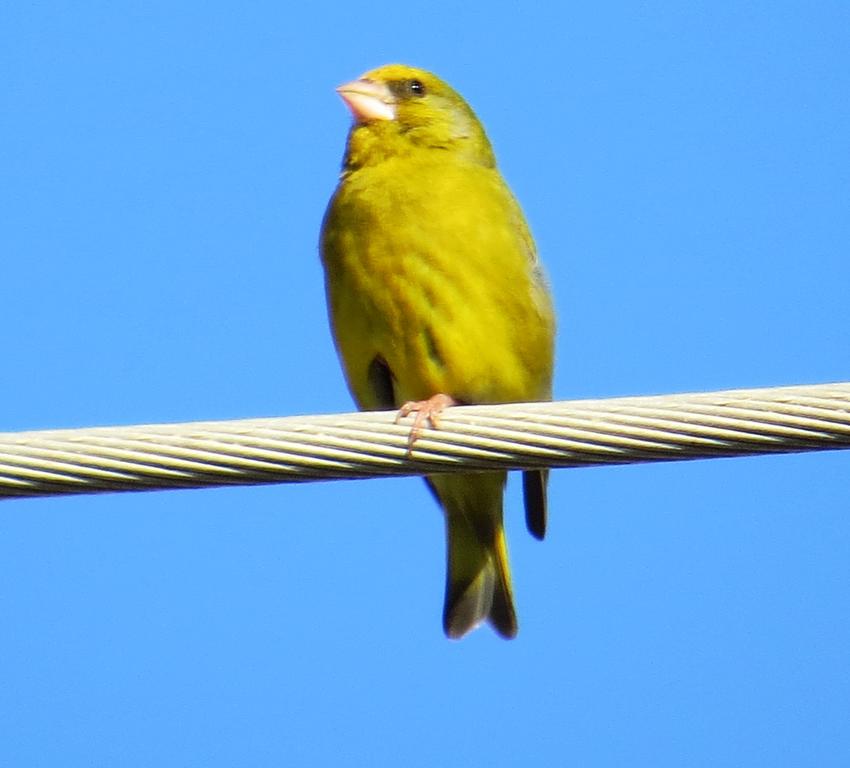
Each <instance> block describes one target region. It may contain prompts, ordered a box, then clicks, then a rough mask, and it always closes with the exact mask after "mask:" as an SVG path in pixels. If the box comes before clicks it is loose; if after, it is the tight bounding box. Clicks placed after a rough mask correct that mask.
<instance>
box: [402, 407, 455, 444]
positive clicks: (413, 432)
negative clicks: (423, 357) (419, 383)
mask: <svg viewBox="0 0 850 768" xmlns="http://www.w3.org/2000/svg"><path fill="white" fill-rule="evenodd" d="M452 405H457V401H456V400H455V399H454V398H453V397H451V396H450V395H443V394H436V395H432V396H431V397H429V398H428V399H427V400H409V401H408V402H406V403H405V404H404V405H402V406H401V408H399V411H398V414H397V415H396V417H395V423H396V424H398V423H399V422H400V421H401V420H402V419H404V418H405V417H407V416H410V414H411V413H415V414H416V416H415V417H414V419H413V426H412V427H411V428H410V435H409V436H408V438H407V452H408V453H410V452H411V451H412V450H413V444H414V443H415V442H416V441H417V440H418V439H419V437H420V436H421V435H422V429H423V428H424V427H425V424H426V422H430V423H431V426H432V427H433V428H434V429H439V428H440V415H441V414H442V412H443V410H444V409H446V408H448V407H449V406H452Z"/></svg>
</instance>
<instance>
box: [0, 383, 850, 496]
mask: <svg viewBox="0 0 850 768" xmlns="http://www.w3.org/2000/svg"><path fill="white" fill-rule="evenodd" d="M440 421H441V428H440V429H439V430H437V429H426V430H424V432H423V433H422V436H421V437H420V438H419V439H417V441H416V443H415V445H414V447H413V450H412V452H408V448H407V441H408V436H409V434H410V422H409V421H404V422H402V423H400V424H396V423H395V413H394V412H374V413H344V414H338V415H329V416H290V417H283V418H272V419H246V420H238V421H217V422H212V421H211V422H189V423H185V424H153V425H147V426H131V427H97V428H87V429H67V430H49V431H38V432H16V433H0V498H3V497H21V496H51V495H58V494H67V493H97V492H109V491H142V490H160V489H168V488H200V487H206V486H222V485H257V484H264V483H285V482H304V481H310V480H333V479H344V478H363V477H374V476H380V475H414V474H423V473H426V472H427V473H435V472H452V471H461V470H463V471H475V470H487V469H529V468H536V467H579V466H589V465H598V464H627V463H637V462H650V461H677V460H685V459H708V458H718V457H723V456H747V455H754V454H765V453H794V452H800V451H816V450H832V449H838V448H848V447H850V382H847V383H839V384H818V385H812V386H795V387H773V388H765V389H739V390H728V391H721V392H705V393H694V394H679V395H660V396H653V397H625V398H612V399H604V400H573V401H562V402H552V403H513V404H507V405H487V406H483V405H477V406H457V407H452V408H448V409H447V410H446V411H444V413H443V415H442V417H441V420H440Z"/></svg>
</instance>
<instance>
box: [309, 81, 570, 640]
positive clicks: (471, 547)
mask: <svg viewBox="0 0 850 768" xmlns="http://www.w3.org/2000/svg"><path fill="white" fill-rule="evenodd" d="M337 92H338V94H339V95H340V97H341V98H342V100H343V101H344V103H345V105H346V106H347V107H348V109H349V111H350V112H351V116H352V123H351V128H350V130H349V133H348V137H347V141H346V146H345V152H344V156H343V161H342V168H341V171H340V176H339V180H338V184H337V187H336V189H335V191H334V193H333V195H332V196H331V199H330V202H329V203H328V207H327V210H326V212H325V216H324V219H323V222H322V228H321V234H320V242H319V250H320V255H321V261H322V264H323V267H324V275H325V291H326V298H327V305H328V314H329V321H330V327H331V333H332V336H333V339H334V343H335V346H336V349H337V353H338V356H339V358H340V361H341V364H342V368H343V371H344V375H345V378H346V381H347V384H348V388H349V390H350V391H351V393H352V396H353V398H354V400H355V402H356V403H357V406H358V407H359V408H360V409H361V410H390V409H395V410H397V412H398V418H404V417H406V416H408V415H410V414H413V415H414V417H415V418H414V424H413V427H412V429H411V432H410V440H409V446H410V448H413V447H414V445H415V441H416V440H417V439H418V438H419V437H420V435H421V434H422V432H423V430H425V429H427V428H429V427H431V428H439V425H440V414H441V413H442V412H443V411H444V409H446V408H449V407H452V406H453V405H458V404H461V405H471V404H479V403H509V402H524V401H529V400H536V401H543V400H551V398H552V377H553V369H554V344H555V325H556V323H555V313H554V308H553V301H552V297H551V293H550V290H549V286H548V282H547V280H546V277H545V275H544V271H543V267H542V265H541V263H540V261H539V259H538V256H537V250H536V247H535V244H534V240H533V238H532V235H531V232H530V229H529V226H528V224H527V223H526V220H525V217H524V215H523V212H522V209H521V208H520V206H519V204H518V202H517V201H516V199H515V197H514V195H513V193H512V192H511V190H510V188H509V187H508V185H507V183H506V182H505V180H504V179H503V177H502V175H501V173H500V171H499V170H498V168H497V166H496V159H495V155H494V152H493V148H492V145H491V143H490V140H489V139H488V137H487V134H486V132H485V130H484V128H483V126H482V124H481V122H480V121H479V119H478V118H477V116H476V114H475V112H473V110H472V108H471V107H470V106H469V105H468V103H467V102H466V101H465V100H464V99H463V97H462V96H461V95H460V94H459V93H457V92H456V91H455V90H454V89H453V88H452V87H451V86H450V85H448V84H447V83H446V82H444V81H443V80H441V79H439V78H438V77H437V76H436V75H434V74H432V73H430V72H428V71H425V70H423V69H419V68H416V67H412V66H408V65H405V64H387V65H383V66H380V67H378V68H376V69H373V70H371V71H369V72H366V73H365V74H364V75H362V76H361V77H359V78H357V79H355V80H353V81H351V82H348V83H345V84H344V85H341V86H339V87H338V88H337ZM547 474H548V473H547V470H531V471H525V472H524V473H523V496H524V504H525V512H526V522H527V526H528V529H529V530H530V532H531V533H532V535H534V536H535V537H536V538H538V539H542V538H543V536H544V534H545V530H546V516H547V500H546V493H547V491H546V486H547V480H548V477H547ZM506 478H507V473H506V472H504V471H487V472H479V473H459V474H454V473H450V474H433V475H428V476H426V478H425V481H426V483H427V485H428V487H429V488H430V490H431V492H432V493H433V495H434V496H435V498H436V500H437V502H438V503H439V505H440V506H441V507H442V510H443V512H444V517H445V524H446V540H447V545H446V553H447V558H446V559H447V569H446V585H445V599H444V608H443V629H444V631H445V634H446V635H447V636H448V637H449V638H460V637H463V636H464V635H466V634H467V633H468V632H470V631H471V630H473V629H475V628H476V627H477V626H479V625H480V624H482V623H483V622H485V621H486V622H488V623H489V624H490V625H491V626H492V628H493V629H494V630H495V631H496V632H497V634H499V635H501V636H502V637H505V638H512V637H514V636H515V635H516V634H517V630H518V623H517V616H516V610H515V607H514V598H513V590H512V586H511V575H510V567H509V563H508V551H507V543H506V539H505V531H504V524H503V495H504V487H505V482H506Z"/></svg>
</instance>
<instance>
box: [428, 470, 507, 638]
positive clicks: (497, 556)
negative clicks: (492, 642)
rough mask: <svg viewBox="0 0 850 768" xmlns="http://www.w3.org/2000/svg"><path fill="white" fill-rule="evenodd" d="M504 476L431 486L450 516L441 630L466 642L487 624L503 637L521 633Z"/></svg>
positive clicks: (442, 480)
mask: <svg viewBox="0 0 850 768" xmlns="http://www.w3.org/2000/svg"><path fill="white" fill-rule="evenodd" d="M505 477H506V475H505V473H504V472H487V473H481V474H474V475H438V476H432V477H430V478H428V483H429V485H430V486H431V488H432V490H433V491H434V493H435V495H436V496H437V498H438V499H439V501H440V504H441V505H442V506H443V510H444V512H445V516H446V538H447V542H446V551H447V571H446V599H445V606H444V608H443V628H444V629H445V632H446V635H448V636H449V637H451V638H460V637H463V636H464V635H465V634H466V633H467V632H469V631H470V630H473V629H475V627H477V626H478V625H479V624H481V622H482V621H488V622H489V623H490V624H491V625H492V627H493V629H495V630H496V632H498V633H499V634H500V635H502V637H506V638H511V637H514V636H515V635H516V633H517V619H516V611H515V610H514V602H513V591H512V590H511V573H510V566H509V565H508V549H507V543H506V540H505V530H504V526H503V524H502V494H503V490H504V486H505Z"/></svg>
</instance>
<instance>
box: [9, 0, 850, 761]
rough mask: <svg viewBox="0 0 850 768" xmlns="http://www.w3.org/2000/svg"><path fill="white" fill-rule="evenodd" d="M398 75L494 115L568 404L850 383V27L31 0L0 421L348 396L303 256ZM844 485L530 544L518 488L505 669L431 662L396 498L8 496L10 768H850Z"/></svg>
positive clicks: (572, 10)
mask: <svg viewBox="0 0 850 768" xmlns="http://www.w3.org/2000/svg"><path fill="white" fill-rule="evenodd" d="M556 5H557V9H555V7H556ZM305 6H306V4H305ZM388 61H404V62H409V63H413V64H417V65H420V66H424V67H426V68H429V69H432V70H433V71H435V72H437V73H438V74H440V75H441V76H443V77H444V78H445V79H447V80H448V81H449V82H451V83H452V84H453V85H454V86H455V87H456V88H457V89H458V90H459V91H460V92H461V93H463V94H464V95H465V96H466V97H467V99H468V100H469V101H470V103H471V104H472V105H473V107H474V108H475V109H476V110H477V112H478V114H479V116H480V117H481V118H482V120H483V121H484V123H485V125H486V126H487V129H488V132H489V134H490V137H491V139H492V141H493V143H494V145H495V148H496V152H497V155H498V158H499V161H500V164H501V167H502V169H503V172H504V174H505V176H506V177H507V178H508V180H509V181H510V183H511V185H512V186H513V188H514V190H515V192H516V194H517V196H518V197H519V199H520V200H521V202H522V204H523V207H524V209H525V211H526V214H527V216H528V218H529V221H530V223H531V226H532V228H533V230H534V233H535V236H536V238H537V242H538V246H539V249H540V252H541V255H542V258H543V259H544V261H545V263H546V265H547V268H548V271H549V274H550V277H551V282H552V287H553V291H554V295H555V299H556V304H557V310H558V316H559V322H560V335H559V338H558V346H557V352H558V364H557V375H556V383H555V392H556V396H557V397H559V398H574V397H603V396H613V395H639V394H649V393H665V392H680V391H696V390H712V389H720V388H729V387H749V386H769V385H780V384H802V383H819V382H828V381H841V380H848V379H850V365H849V364H848V362H850V361H848V349H849V348H850V301H848V296H849V295H850V261H848V243H850V202H848V201H850V152H848V143H850V99H848V96H847V95H848V92H849V91H850V7H848V6H847V4H846V3H841V2H834V3H833V2H815V3H803V2H797V3H790V2H771V3H767V2H753V3H746V4H744V3H728V2H719V3H705V4H703V3H689V4H678V3H640V4H638V3H612V2H603V3H596V4H551V6H549V8H548V9H539V8H535V7H534V6H533V5H532V6H520V5H519V4H510V3H505V4H504V5H502V6H498V5H493V4H491V3H482V2H476V1H475V0H473V1H472V2H470V3H466V4H463V3H443V2H437V3H433V4H430V5H427V6H421V5H420V6H416V7H414V6H405V7H400V6H398V5H390V4H379V3H368V2H365V3H359V4H335V3H323V2H316V3H312V4H310V7H309V9H307V8H306V7H305V8H302V9H300V10H295V9H293V8H290V7H288V6H286V4H281V3H272V2H263V1H259V2H252V3H246V4H236V3H233V4H222V3H215V2H213V3H194V2H184V3H179V4H174V3H157V2H153V3H146V4H136V3H120V2H119V3H96V2H92V3H73V4H72V3H60V2H55V3H42V4H38V5H37V4H30V3H20V2H19V3H9V4H6V5H5V6H4V8H3V9H2V10H0V71H2V72H3V74H2V77H0V101H2V113H3V117H2V119H0V167H2V175H3V181H4V183H3V184H2V185H0V276H2V279H0V319H2V322H0V346H2V350H3V370H2V376H0V430H6V431H13V430H21V429H37V428H51V427H83V426H93V425H108V424H135V423H150V422H161V421H189V420H195V419H219V418H222V419H223V418H242V417H258V416H276V415H290V414H306V413H326V412H333V411H347V410H351V408H352V404H351V401H350V399H349V396H348V393H347V391H346V389H345V386H344V382H343V379H342V375H341V373H340V371H339V367H338V364H337V361H336V357H335V354H334V350H333V346H332V343H331V340H330V335H329V332H328V328H327V323H326V316H325V307H324V295H323V285H322V274H321V269H320V265H319V261H318V257H317V251H316V241H317V233H318V229H319V225H320V221H321V217H322V213H323V211H324V207H325V204H326V202H327V199H328V196H329V195H330V193H331V191H332V189H333V187H334V185H335V180H336V174H337V170H338V164H339V160H340V157H341V153H342V148H343V142H344V139H345V133H346V130H347V128H348V121H349V118H348V115H347V113H346V110H345V109H344V106H343V105H342V103H341V102H340V101H339V99H338V98H337V96H336V95H335V93H334V91H333V88H334V86H335V85H337V84H339V83H341V82H343V81H345V80H349V79H351V78H352V77H354V76H356V75H358V74H359V73H361V72H363V71H364V70H366V69H369V68H371V67H374V66H376V65H378V64H381V63H385V62H388ZM848 470H850V456H848V454H846V453H829V454H818V455H814V454H813V455H806V456H789V457H771V458H756V459H738V460H722V461H711V462H695V463H690V464H676V465H666V466H632V467H620V468H605V469H584V470H562V471H557V472H555V473H554V475H553V477H552V484H551V507H552V512H551V518H552V519H551V526H550V532H549V536H548V539H547V540H546V541H545V542H544V543H542V544H541V543H538V542H536V541H533V540H531V539H530V537H529V536H528V535H527V534H526V532H525V530H524V525H523V520H522V514H521V511H520V504H519V498H518V494H517V488H516V483H515V481H514V484H512V486H511V488H510V489H509V493H508V499H507V527H508V534H509V540H510V550H511V559H512V563H513V571H514V581H515V590H516V599H517V607H518V611H519V618H520V635H519V637H518V639H517V640H515V641H513V642H504V641H502V640H500V639H499V638H497V637H496V636H495V635H494V634H493V633H492V632H490V631H489V630H488V629H486V628H482V629H481V630H479V631H477V632H476V633H474V634H473V635H471V636H469V637H467V638H466V639H464V640H463V641H461V642H450V641H447V640H446V639H445V638H444V637H443V635H442V632H441V629H440V612H441V603H442V590H443V568H444V563H443V557H444V551H443V546H444V545H443V530H442V521H441V518H440V514H439V512H438V511H437V509H436V507H435V506H434V504H433V502H432V500H431V498H430V496H429V494H428V493H427V492H426V490H425V488H424V486H423V485H422V483H421V481H419V480H417V479H405V480H379V481H358V482H346V483H327V484H311V485H303V486H292V487H285V486H277V487H267V488H249V489H226V490H205V491H180V492H163V493H147V494H130V495H113V496H100V497H81V498H62V499H44V500H24V501H13V502H3V503H2V504H0V680H2V685H0V731H2V734H0V735H2V738H0V764H2V765H9V766H18V767H20V768H25V767H29V766H53V765H63V766H92V765H121V766H137V765H138V766H148V765H160V766H171V765H174V766H196V765H197V766H233V765H252V766H264V765H276V766H277V765H339V764H340V763H342V762H344V763H345V764H352V765H375V766H382V765H392V766H396V765H405V766H432V765H443V766H461V765H470V764H472V765H475V764H487V765H490V766H511V765H517V764H532V765H544V766H545V765H582V766H609V765H610V766H613V765H618V766H619V765H637V766H643V765H647V766H681V765H689V766H700V765H705V766H725V765H729V766H732V765H735V766H739V765H748V766H754V765H770V766H777V765H794V766H803V765H812V766H815V765H816V766H820V767H826V766H845V765H847V764H848V762H850V726H848V721H847V712H848V711H850V651H848V649H850V613H848V611H847V607H846V606H847V604H848V602H847V601H848V584H850V558H848V551H849V550H850V515H848ZM520 761H523V762H522V763H520Z"/></svg>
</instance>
